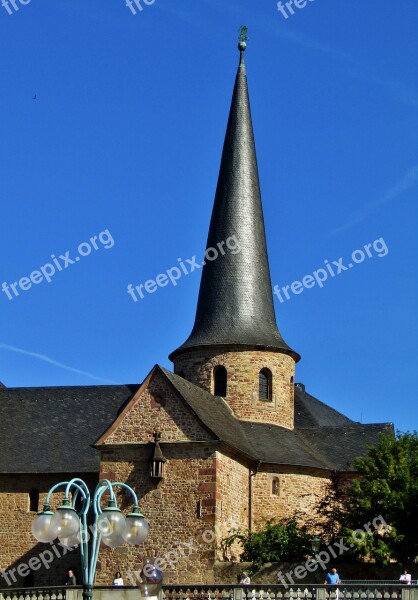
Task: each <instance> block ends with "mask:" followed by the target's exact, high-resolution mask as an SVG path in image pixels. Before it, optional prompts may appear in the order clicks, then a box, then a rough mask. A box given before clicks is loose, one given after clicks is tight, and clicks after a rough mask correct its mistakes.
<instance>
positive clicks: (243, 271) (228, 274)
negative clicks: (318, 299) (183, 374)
mask: <svg viewBox="0 0 418 600" xmlns="http://www.w3.org/2000/svg"><path fill="white" fill-rule="evenodd" d="M245 46H246V44H245V42H240V44H239V45H238V48H239V50H240V62H239V67H238V72H237V75H236V79H235V87H234V93H233V96H232V103H231V109H230V113H229V119H228V126H227V130H226V135H225V142H224V147H223V152H222V160H221V166H220V171H219V178H218V185H217V189H216V195H215V202H214V206H213V212H212V218H211V222H210V228H209V235H208V241H207V246H206V248H216V249H218V251H219V246H218V244H220V243H222V242H224V244H223V246H222V248H223V250H224V252H225V254H224V255H222V253H221V252H219V256H218V258H216V259H215V260H212V261H209V260H207V259H206V261H205V263H206V264H205V266H204V267H203V271H202V279H201V283H200V291H199V300H198V304H197V311H196V319H195V324H194V327H193V330H192V333H191V334H190V336H189V338H188V339H187V341H186V342H185V343H184V344H183V345H182V346H180V347H179V348H178V349H177V350H175V351H174V352H173V353H172V354H171V356H170V358H173V357H174V356H176V355H177V354H180V353H181V352H183V351H185V350H188V349H191V348H193V347H198V346H219V345H222V346H223V345H240V346H257V347H262V348H266V349H268V348H270V349H272V350H274V349H276V350H280V351H282V352H284V353H286V354H291V355H292V356H293V357H294V358H295V359H296V360H298V359H299V358H300V357H299V355H298V354H297V353H296V352H294V351H293V350H292V349H291V348H290V347H289V346H288V345H287V344H286V343H285V341H284V340H283V338H282V336H281V335H280V332H279V330H278V328H277V324H276V317H275V312H274V304H273V294H272V287H271V279H270V268H269V263H268V257H267V247H266V236H265V231H264V219H263V211H262V206H261V194H260V184H259V178H258V167H257V158H256V151H255V144H254V135H253V127H252V121H251V111H250V102H249V97H248V88H247V76H246V71H245V63H244V50H245ZM235 241H236V242H235ZM235 243H236V246H235ZM228 246H229V247H230V248H231V250H230V249H229V247H228ZM238 249H240V250H239V251H237V250H238ZM210 257H211V258H212V256H210Z"/></svg>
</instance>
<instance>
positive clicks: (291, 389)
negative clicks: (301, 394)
mask: <svg viewBox="0 0 418 600" xmlns="http://www.w3.org/2000/svg"><path fill="white" fill-rule="evenodd" d="M289 387H290V401H291V402H292V401H293V398H294V394H295V384H294V382H293V377H291V378H290V386H289Z"/></svg>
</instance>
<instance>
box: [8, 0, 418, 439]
mask: <svg viewBox="0 0 418 600" xmlns="http://www.w3.org/2000/svg"><path fill="white" fill-rule="evenodd" d="M19 2H20V0H17V6H18V8H19V10H18V11H15V10H14V9H11V10H12V14H8V12H7V10H6V8H4V7H2V6H0V40H1V42H0V43H1V45H2V57H3V59H2V71H3V73H2V83H3V91H2V94H1V96H0V112H1V119H0V147H1V153H2V161H1V167H0V169H1V176H0V199H1V235H0V256H1V263H0V264H1V273H0V278H1V281H0V284H1V283H3V282H6V283H7V284H8V285H9V286H10V284H11V283H13V282H15V281H19V280H21V279H22V278H23V277H28V276H30V274H31V273H32V272H33V271H36V270H39V267H41V266H42V265H45V264H46V263H48V262H51V261H52V260H53V259H52V258H51V255H54V256H55V258H56V259H57V261H58V264H59V265H60V266H61V269H62V270H61V271H59V269H58V266H57V263H55V264H56V273H55V274H54V275H53V276H52V277H51V282H50V283H47V282H46V281H45V279H44V280H43V281H41V282H40V283H37V284H32V285H31V287H30V288H28V289H26V290H22V289H20V292H19V296H16V295H15V294H13V292H12V291H10V288H9V294H10V295H11V297H12V299H11V300H10V299H9V298H8V296H7V294H6V293H5V292H4V291H3V292H0V380H1V381H3V382H4V383H5V384H6V385H8V386H41V385H78V384H80V385H89V384H97V383H106V382H116V383H135V382H139V381H141V380H142V379H143V378H144V376H145V375H146V374H147V372H148V371H149V370H150V369H151V367H152V366H153V365H154V364H155V363H160V364H162V365H164V366H167V367H171V363H170V362H169V361H168V358H167V355H168V354H169V352H170V351H172V350H173V349H174V348H176V347H177V346H178V345H180V343H182V342H183V341H184V340H185V339H186V337H187V336H188V334H189V333H190V330H191V327H192V325H193V320H194V311H195V306H196V300H197V293H198V287H199V281H200V275H199V272H198V271H194V272H193V273H190V274H189V275H187V276H186V275H185V276H184V277H182V278H181V279H180V280H179V282H178V284H177V286H173V285H167V286H166V287H164V288H158V289H157V291H156V292H154V293H152V294H146V295H145V297H144V299H142V300H140V301H138V302H136V303H135V302H134V301H133V300H132V298H131V297H130V296H129V295H128V293H127V285H128V284H129V283H132V284H133V285H137V284H140V283H145V282H146V281H147V280H149V279H155V277H156V276H157V275H158V274H159V273H162V272H165V271H167V269H170V268H171V267H173V266H175V265H177V264H178V258H182V259H187V258H189V259H190V258H191V257H193V256H194V255H197V256H198V257H199V259H200V257H201V256H202V255H203V252H204V246H205V242H206V236H207V230H208V225H209V219H210V213H211V209H212V202H213V197H214V192H215V187H216V179H217V173H218V168H219V161H220V155H221V150H222V143H223V137H224V133H225V126H226V120H227V115H228V109H229V104H230V99H231V93H232V87H233V80H234V76H235V70H236V66H237V61H238V52H237V50H236V37H237V29H238V27H239V26H240V25H242V24H245V25H247V26H248V28H249V38H250V41H249V44H248V49H247V53H246V63H247V72H248V79H249V87H250V96H251V105H252V113H253V122H254V129H255V136H256V145H257V153H258V161H259V169H260V178H261V188H262V195H263V206H264V213H265V220H266V231H267V240H268V246H269V257H270V267H271V275H272V282H273V284H274V285H278V286H279V288H281V287H282V286H286V285H290V284H292V282H294V281H296V280H299V281H301V280H302V278H303V277H304V276H306V275H309V274H312V273H313V272H314V271H315V270H318V269H319V268H324V265H325V263H324V261H325V260H328V261H329V263H328V264H331V265H332V261H336V262H338V261H339V259H340V257H342V258H343V264H345V265H347V264H348V263H349V262H351V263H352V264H353V261H352V260H351V255H352V253H353V251H355V250H359V249H363V252H364V246H365V245H366V244H370V243H373V242H374V241H375V240H379V239H380V238H383V241H384V244H385V247H386V248H387V250H388V251H387V252H386V254H385V255H383V253H382V252H381V254H382V255H381V256H380V257H379V256H378V254H377V252H375V251H373V252H372V250H373V246H372V247H369V248H370V253H371V254H372V256H371V257H368V256H367V255H366V254H365V255H364V260H363V261H362V262H361V263H359V264H355V265H354V266H353V268H351V269H347V270H344V271H343V272H341V273H340V274H339V275H338V276H337V275H336V276H335V277H331V276H330V277H329V278H328V280H327V281H326V282H325V283H324V285H323V287H322V288H320V287H319V286H318V285H315V286H314V287H312V288H310V289H304V290H303V293H300V294H298V295H296V294H291V295H290V300H286V299H284V301H283V302H280V301H279V299H278V298H277V297H275V307H276V314H277V319H278V324H279V328H280V330H281V332H282V334H283V336H284V338H285V340H286V341H287V343H288V344H289V345H291V346H292V347H293V348H295V349H296V350H297V351H298V352H300V354H301V355H302V360H301V361H300V363H299V364H298V366H297V370H296V378H295V380H296V381H302V382H303V383H305V385H306V388H307V390H308V391H309V392H310V393H312V394H313V395H315V396H316V397H318V398H320V399H321V400H323V401H324V402H326V403H328V404H330V405H332V406H333V407H334V408H336V409H337V410H340V411H342V412H343V413H345V414H347V415H348V416H349V417H351V418H352V419H354V420H358V421H362V422H394V423H395V426H396V427H397V428H399V429H401V430H408V429H409V430H411V429H414V428H417V412H416V398H417V376H416V364H417V354H418V353H417V310H416V307H417V277H416V267H417V260H416V259H417V250H418V248H417V221H416V216H417V215H416V198H417V186H418V156H417V107H418V94H417V73H416V64H415V61H416V57H417V56H418V47H417V46H418V36H417V30H418V24H417V16H418V4H417V3H416V0H402V2H397V3H395V2H389V1H385V2H382V0H368V1H367V3H366V2H361V1H360V0H352V1H350V2H348V1H346V2H342V1H339V2H337V1H336V0H314V1H309V2H307V4H306V6H305V7H304V8H301V9H297V8H295V9H294V14H293V15H291V14H289V15H288V18H287V19H286V18H285V17H284V16H283V15H282V14H281V13H280V12H279V11H278V10H277V7H276V2H275V1H274V0H239V1H238V0H235V1H233V0H198V1H196V0H155V2H154V4H152V5H149V6H146V5H144V3H142V4H143V10H142V11H141V12H139V11H137V14H136V15H133V14H132V12H131V10H130V9H129V8H128V7H127V6H125V0H89V1H88V2H87V1H86V0H71V1H70V0H30V2H29V3H28V4H27V5H21V4H19ZM9 8H10V5H9ZM35 96H36V98H35V99H34V97H35ZM104 231H107V232H108V234H106V235H102V238H103V239H104V240H107V241H108V243H107V246H108V248H107V249H106V248H105V247H104V244H101V243H100V240H99V239H98V238H97V239H96V245H98V250H94V249H92V251H91V254H90V255H88V256H84V257H82V258H80V260H79V261H78V262H74V264H67V268H64V267H63V265H64V262H65V261H64V259H59V258H57V257H59V256H60V255H65V253H66V252H67V251H69V252H70V255H69V256H71V257H72V260H74V257H75V256H76V255H77V248H78V246H79V244H80V243H82V242H86V241H87V242H88V241H89V240H90V238H92V237H93V236H95V235H96V236H99V233H100V232H104ZM109 235H110V237H111V239H112V240H113V242H114V243H113V244H111V243H110V242H109V240H110V237H109ZM106 236H107V237H106ZM90 245H91V244H90ZM377 246H378V247H381V245H380V246H379V245H377ZM82 248H86V247H82ZM67 256H68V255H67ZM355 257H357V258H358V257H360V259H361V254H360V253H358V254H355ZM54 268H55V267H54ZM335 270H337V269H335ZM23 286H24V287H25V286H26V287H28V284H27V281H26V283H25V280H24V281H23ZM17 289H18V291H19V288H17Z"/></svg>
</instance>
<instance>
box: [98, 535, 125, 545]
mask: <svg viewBox="0 0 418 600" xmlns="http://www.w3.org/2000/svg"><path fill="white" fill-rule="evenodd" d="M102 542H103V544H105V545H106V546H108V547H109V548H119V546H123V544H125V543H126V542H125V540H124V539H123V537H122V536H121V535H110V536H109V537H102Z"/></svg>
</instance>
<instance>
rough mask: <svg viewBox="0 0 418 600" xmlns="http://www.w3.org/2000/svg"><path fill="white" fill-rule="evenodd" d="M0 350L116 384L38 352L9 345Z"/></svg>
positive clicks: (1, 345) (2, 346) (4, 345)
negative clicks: (30, 357)
mask: <svg viewBox="0 0 418 600" xmlns="http://www.w3.org/2000/svg"><path fill="white" fill-rule="evenodd" d="M0 348H1V349H3V350H10V351H11V352H17V353H18V354H24V355H25V356H32V357H33V358H37V359H38V360H42V361H43V362H46V363H49V364H50V365H54V366H55V367H59V368H60V369H65V370H66V371H71V373H77V374H78V375H84V376H85V377H90V379H95V380H96V381H101V382H102V383H113V384H116V385H117V383H116V381H112V380H111V379H104V378H103V377H97V375H93V374H92V373H88V372H87V371H81V370H80V369H75V368H74V367H69V366H68V365H64V364H63V363H60V362H58V361H57V360H54V359H52V358H49V356H46V355H45V354H38V352H30V351H29V350H24V349H23V348H16V346H9V344H0Z"/></svg>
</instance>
